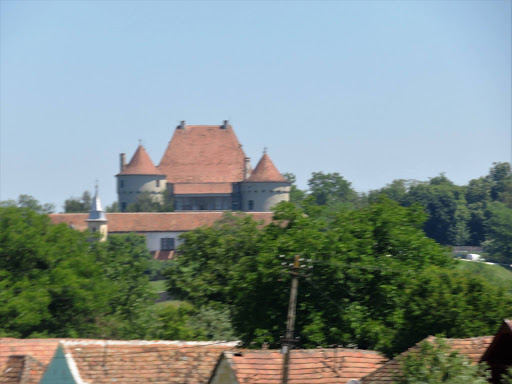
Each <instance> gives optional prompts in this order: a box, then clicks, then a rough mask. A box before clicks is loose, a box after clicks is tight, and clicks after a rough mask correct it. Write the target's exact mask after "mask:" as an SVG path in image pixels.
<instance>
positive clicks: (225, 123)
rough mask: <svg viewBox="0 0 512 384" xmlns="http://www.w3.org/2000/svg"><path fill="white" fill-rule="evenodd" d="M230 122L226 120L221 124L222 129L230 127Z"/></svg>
mask: <svg viewBox="0 0 512 384" xmlns="http://www.w3.org/2000/svg"><path fill="white" fill-rule="evenodd" d="M228 124H229V121H228V120H224V124H222V125H221V127H220V128H221V129H228Z"/></svg>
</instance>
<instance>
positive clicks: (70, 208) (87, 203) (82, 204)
mask: <svg viewBox="0 0 512 384" xmlns="http://www.w3.org/2000/svg"><path fill="white" fill-rule="evenodd" d="M91 200H92V199H91V194H90V193H89V192H88V191H85V192H84V193H83V194H82V197H81V198H76V197H70V198H69V199H67V200H66V201H64V212H65V213H83V212H89V211H90V209H91Z"/></svg>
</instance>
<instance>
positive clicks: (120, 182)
mask: <svg viewBox="0 0 512 384" xmlns="http://www.w3.org/2000/svg"><path fill="white" fill-rule="evenodd" d="M120 162H121V164H120V168H121V170H120V172H119V173H118V174H117V175H116V177H117V196H118V201H119V209H120V211H121V212H124V211H125V210H126V207H127V206H128V205H129V204H132V203H135V202H136V201H137V197H138V196H140V194H141V193H149V194H150V196H151V197H152V199H153V201H155V202H159V203H163V201H164V194H165V192H166V190H167V187H166V177H165V175H163V174H162V173H161V172H160V171H158V169H157V168H156V167H155V165H154V164H153V162H152V161H151V158H150V157H149V155H148V153H147V152H146V150H145V149H144V147H143V146H142V145H139V147H138V148H137V150H136V151H135V154H134V155H133V157H132V159H131V160H130V162H129V163H128V165H127V164H126V162H125V154H124V153H121V155H120Z"/></svg>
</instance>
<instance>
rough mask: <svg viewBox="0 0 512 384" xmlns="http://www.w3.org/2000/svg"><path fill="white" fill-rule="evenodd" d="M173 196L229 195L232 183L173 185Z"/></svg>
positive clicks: (231, 190)
mask: <svg viewBox="0 0 512 384" xmlns="http://www.w3.org/2000/svg"><path fill="white" fill-rule="evenodd" d="M173 192H174V194H175V195H201V194H215V193H218V194H231V193H232V192H233V184H232V183H179V184H174V191H173Z"/></svg>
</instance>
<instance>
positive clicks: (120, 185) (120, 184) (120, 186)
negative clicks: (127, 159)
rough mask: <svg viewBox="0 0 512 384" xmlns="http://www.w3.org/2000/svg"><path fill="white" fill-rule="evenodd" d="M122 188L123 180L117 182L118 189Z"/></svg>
mask: <svg viewBox="0 0 512 384" xmlns="http://www.w3.org/2000/svg"><path fill="white" fill-rule="evenodd" d="M123 187H124V180H119V188H123Z"/></svg>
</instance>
